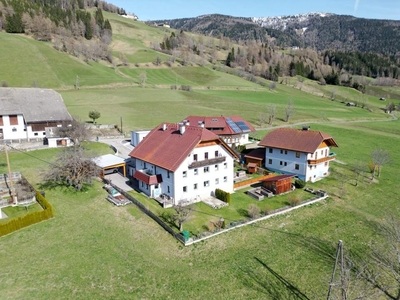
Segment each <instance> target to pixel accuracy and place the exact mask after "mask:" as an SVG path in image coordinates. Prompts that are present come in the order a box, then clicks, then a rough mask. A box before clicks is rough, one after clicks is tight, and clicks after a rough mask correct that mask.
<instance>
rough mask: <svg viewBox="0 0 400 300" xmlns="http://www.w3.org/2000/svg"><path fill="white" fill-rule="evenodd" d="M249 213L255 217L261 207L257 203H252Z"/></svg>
mask: <svg viewBox="0 0 400 300" xmlns="http://www.w3.org/2000/svg"><path fill="white" fill-rule="evenodd" d="M247 214H248V215H249V217H250V218H252V219H254V218H255V217H257V216H258V215H259V214H260V208H259V207H258V206H257V205H255V204H250V206H249V209H248V210H247Z"/></svg>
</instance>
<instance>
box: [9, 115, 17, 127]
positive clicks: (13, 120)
mask: <svg viewBox="0 0 400 300" xmlns="http://www.w3.org/2000/svg"><path fill="white" fill-rule="evenodd" d="M9 118H10V125H18V116H17V115H14V116H9Z"/></svg>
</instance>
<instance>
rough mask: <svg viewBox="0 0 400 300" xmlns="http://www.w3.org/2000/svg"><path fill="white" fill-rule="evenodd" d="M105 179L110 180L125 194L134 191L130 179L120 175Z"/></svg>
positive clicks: (107, 176)
mask: <svg viewBox="0 0 400 300" xmlns="http://www.w3.org/2000/svg"><path fill="white" fill-rule="evenodd" d="M104 178H105V179H107V180H110V181H111V183H112V184H114V185H116V186H117V187H119V188H120V189H121V190H124V191H125V192H128V191H132V190H133V188H132V187H131V186H130V185H129V184H128V183H129V179H128V178H126V177H124V176H122V175H121V174H120V173H113V174H110V175H106V176H104Z"/></svg>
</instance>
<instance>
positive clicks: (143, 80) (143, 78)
mask: <svg viewBox="0 0 400 300" xmlns="http://www.w3.org/2000/svg"><path fill="white" fill-rule="evenodd" d="M139 78H140V84H141V85H142V87H145V86H146V80H147V75H146V72H141V73H140V75H139Z"/></svg>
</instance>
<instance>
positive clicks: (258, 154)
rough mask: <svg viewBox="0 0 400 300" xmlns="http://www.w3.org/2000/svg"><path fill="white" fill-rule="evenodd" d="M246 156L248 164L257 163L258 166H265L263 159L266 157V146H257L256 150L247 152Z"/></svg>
mask: <svg viewBox="0 0 400 300" xmlns="http://www.w3.org/2000/svg"><path fill="white" fill-rule="evenodd" d="M244 158H245V159H246V164H247V165H248V164H250V163H254V164H256V165H257V167H260V168H261V167H262V166H263V161H264V159H265V148H257V149H254V150H251V151H250V152H249V153H247V154H246V155H245V156H244Z"/></svg>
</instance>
